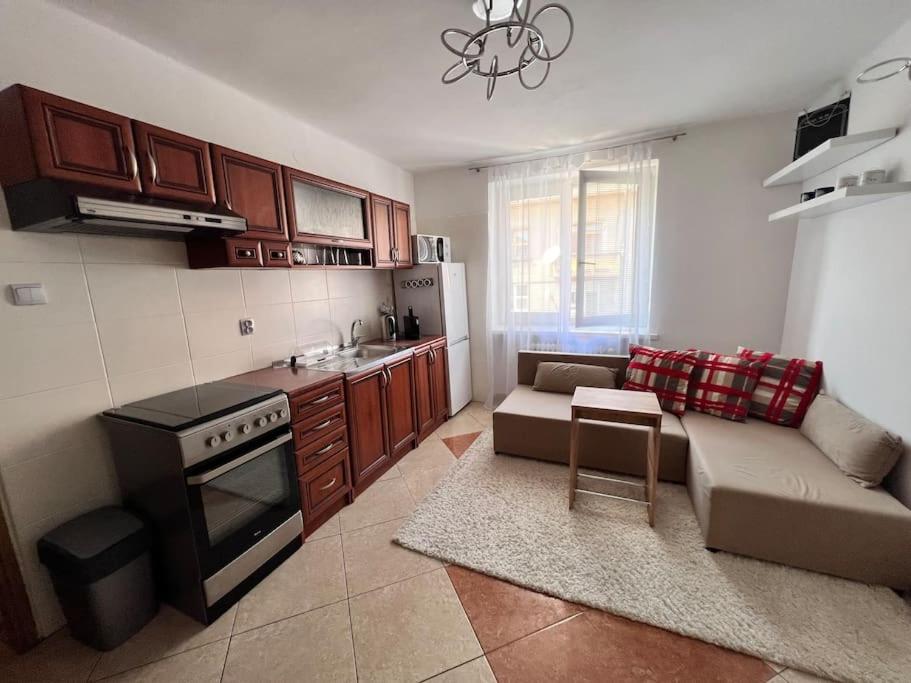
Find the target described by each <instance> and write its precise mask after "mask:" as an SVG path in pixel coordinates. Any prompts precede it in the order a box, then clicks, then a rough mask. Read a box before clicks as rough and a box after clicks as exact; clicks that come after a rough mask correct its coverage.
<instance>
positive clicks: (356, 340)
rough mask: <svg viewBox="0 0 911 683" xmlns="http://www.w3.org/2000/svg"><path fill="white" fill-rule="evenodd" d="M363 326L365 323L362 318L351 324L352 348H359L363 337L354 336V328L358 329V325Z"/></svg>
mask: <svg viewBox="0 0 911 683" xmlns="http://www.w3.org/2000/svg"><path fill="white" fill-rule="evenodd" d="M363 324H364V321H363V320H361V319H360V318H358V319H357V320H355V321H354V322H353V323H351V346H357V345H358V344H359V343H360V341H361V337H360V335H355V334H354V328H355V327H357V326H358V325H363Z"/></svg>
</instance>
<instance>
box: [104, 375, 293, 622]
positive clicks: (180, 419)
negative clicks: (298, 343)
mask: <svg viewBox="0 0 911 683" xmlns="http://www.w3.org/2000/svg"><path fill="white" fill-rule="evenodd" d="M104 417H105V422H106V424H107V426H108V432H109V433H110V435H111V438H112V442H113V445H114V454H115V463H116V465H117V472H118V476H119V478H120V481H121V486H122V488H123V490H124V494H125V498H126V502H127V504H128V505H129V506H130V507H131V508H132V509H133V510H134V511H136V512H137V513H139V514H141V515H142V516H143V517H144V518H145V519H146V520H147V521H148V522H149V524H150V526H151V527H152V528H153V532H154V536H155V539H156V553H155V556H156V561H157V563H158V569H159V576H160V580H161V587H162V592H163V593H164V594H165V596H166V598H167V599H168V600H169V601H170V602H172V604H174V605H176V606H177V607H179V608H180V609H182V610H184V611H185V612H187V613H188V614H190V615H191V616H194V617H196V618H197V619H199V620H200V621H203V622H204V623H211V621H212V620H214V619H215V618H217V617H218V616H219V615H220V614H222V613H224V612H225V611H226V610H227V609H228V608H229V607H230V606H231V605H232V604H234V602H236V601H237V600H238V599H239V598H240V597H241V596H242V595H243V594H244V593H245V592H246V591H248V590H249V589H250V588H251V587H252V586H253V585H255V584H256V583H257V582H258V581H260V580H261V579H262V578H263V577H264V576H266V575H267V574H268V573H269V571H271V570H272V569H273V568H274V567H276V566H277V565H278V564H280V563H281V562H282V561H283V560H284V559H285V558H286V557H288V555H290V554H291V553H292V552H294V550H296V549H297V548H299V547H300V545H301V541H302V539H301V534H302V532H303V518H302V516H301V511H300V491H299V489H298V483H297V469H296V465H295V460H294V449H293V441H292V435H291V428H290V409H289V407H288V399H287V397H286V396H285V395H284V394H283V393H281V392H276V391H274V390H264V389H260V388H257V387H248V386H244V385H239V384H229V383H225V382H215V383H212V384H208V385H202V386H199V387H191V388H189V389H183V390H181V391H178V392H173V393H172V394H166V395H164V396H160V397H155V398H153V399H147V400H146V401H140V402H138V403H134V404H130V405H127V406H123V407H122V408H116V409H114V410H110V411H106V412H105V414H104Z"/></svg>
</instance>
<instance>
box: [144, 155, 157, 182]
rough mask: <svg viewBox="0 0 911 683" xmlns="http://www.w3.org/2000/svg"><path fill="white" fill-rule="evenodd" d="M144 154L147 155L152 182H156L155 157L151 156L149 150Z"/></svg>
mask: <svg viewBox="0 0 911 683" xmlns="http://www.w3.org/2000/svg"><path fill="white" fill-rule="evenodd" d="M146 156H148V157H149V170H150V171H151V173H152V182H153V183H157V182H158V164H156V163H155V157H153V156H152V153H151V152H146Z"/></svg>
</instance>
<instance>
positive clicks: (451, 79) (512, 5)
mask: <svg viewBox="0 0 911 683" xmlns="http://www.w3.org/2000/svg"><path fill="white" fill-rule="evenodd" d="M531 1H532V0H475V1H474V4H473V6H472V9H473V10H474V13H475V15H477V17H478V18H479V19H482V20H483V21H484V28H482V29H481V30H480V31H476V32H474V33H472V32H471V31H465V30H463V29H460V28H448V29H446V30H445V31H443V33H442V34H441V35H440V39H441V40H442V41H443V45H444V46H446V49H447V50H449V51H450V52H452V53H453V54H454V55H456V56H457V57H458V58H459V60H458V61H457V62H456V63H455V64H453V65H452V66H451V67H449V68H448V69H447V70H446V72H445V73H444V74H443V83H445V84H446V85H449V84H450V83H455V82H456V81H459V80H461V79H463V78H465V76H467V75H468V74H473V75H475V76H480V77H481V78H485V79H487V99H488V100H489V99H490V98H491V97H493V91H494V88H496V86H497V79H498V78H502V77H503V76H512V75H513V74H518V76H519V82H520V83H521V84H522V86H523V87H525V88H526V89H528V90H535V89H536V88H540V87H541V85H542V84H543V83H544V81H546V80H547V76H548V75H549V74H550V63H551V62H553V61H554V60H555V59H558V58H559V57H561V56H562V55H563V53H564V52H566V50H567V48H568V47H569V44H570V42H572V39H573V17H572V15H571V14H570V13H569V10H568V9H566V8H565V7H564V6H563V5H559V4H557V3H550V4H547V5H542V6H541V7H539V8H538V11H537V12H535V13H534V14H531ZM523 5H524V6H525V10H524V12H523V11H522V6H523ZM547 12H551V13H557V14H562V15H563V16H565V17H566V21H567V22H568V23H569V34H568V35H567V38H566V43H565V44H564V45H563V46H562V47H561V48H560V49H559V50H553V49H552V48H551V47H550V46H548V44H547V42H546V41H545V40H544V33H543V31H542V30H541V29H540V28H539V27H538V25H537V22H538V19H539V18H540V17H541V16H543V15H544V14H546V13H547ZM495 37H496V38H495ZM492 39H494V40H497V39H498V40H499V41H503V39H505V42H503V43H502V45H503V46H505V47H506V48H507V50H508V51H511V53H512V54H511V57H512V59H511V61H510V63H507V62H506V59H507V57H506V56H505V55H502V56H501V55H500V54H498V53H496V52H494V51H493V49H491V47H490V46H489V45H488V43H493V42H494V40H492ZM489 53H490V54H489ZM501 57H502V59H501ZM482 62H486V66H485V65H484V64H482ZM537 62H541V63H543V64H544V75H543V76H541V77H540V78H539V79H538V81H537V82H534V81H533V79H531V77H530V76H529V75H527V74H526V71H527V70H528V69H529V67H531V66H532V65H533V64H535V63H537Z"/></svg>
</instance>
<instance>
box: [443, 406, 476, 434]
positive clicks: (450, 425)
mask: <svg viewBox="0 0 911 683" xmlns="http://www.w3.org/2000/svg"><path fill="white" fill-rule="evenodd" d="M483 431H484V425H482V424H481V423H480V422H478V421H477V420H476V419H474V417H472V416H471V415H470V414H469V413H468V412H466V411H464V410H463V411H462V412H461V413H459V414H458V415H456V416H455V417H450V418H449V419H448V420H447V421H446V422H444V423H443V424H442V425H440V427H439V429H437V430H436V431H435V432H434V434H436V435H437V436H439V437H440V438H443V439H445V438H446V437H447V436H456V435H457V434H468V433H469V432H483Z"/></svg>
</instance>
